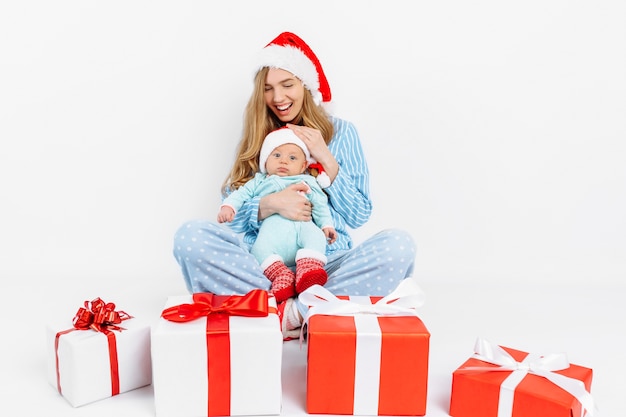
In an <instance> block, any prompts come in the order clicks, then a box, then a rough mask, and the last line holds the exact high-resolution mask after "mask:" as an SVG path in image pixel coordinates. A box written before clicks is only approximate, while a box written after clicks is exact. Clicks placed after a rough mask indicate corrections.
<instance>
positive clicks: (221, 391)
mask: <svg viewBox="0 0 626 417" xmlns="http://www.w3.org/2000/svg"><path fill="white" fill-rule="evenodd" d="M264 293H265V292H264ZM265 294H267V293H265ZM234 297H238V296H234ZM266 303H267V304H268V308H269V313H268V314H267V315H266V316H265V317H245V316H236V315H228V314H217V313H215V314H208V315H206V316H202V317H199V318H197V319H194V320H190V321H186V322H172V321H168V320H166V319H164V318H161V319H159V321H158V323H157V324H156V326H155V327H154V328H153V331H152V364H153V386H154V396H155V408H156V415H157V416H158V417H169V416H172V417H188V416H193V417H198V416H212V415H225V416H227V415H230V416H240V415H276V414H280V411H281V405H282V386H281V363H282V362H281V361H282V343H283V339H282V333H281V331H280V324H279V319H278V316H277V314H276V302H275V300H274V298H273V297H270V298H269V300H268V301H266ZM182 304H193V300H192V296H173V297H169V298H168V299H167V302H166V310H167V308H171V307H173V306H177V305H182ZM212 320H214V321H216V323H217V324H210V322H211V321H212Z"/></svg>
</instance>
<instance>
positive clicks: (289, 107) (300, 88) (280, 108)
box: [265, 68, 305, 123]
mask: <svg viewBox="0 0 626 417" xmlns="http://www.w3.org/2000/svg"><path fill="white" fill-rule="evenodd" d="M304 93H305V92H304V84H302V82H301V81H300V80H299V79H298V78H296V76H295V75H293V74H292V73H290V72H289V71H285V70H282V69H278V68H270V70H269V71H268V73H267V77H266V79H265V104H266V105H267V107H269V108H270V110H272V112H273V113H274V114H275V115H276V117H278V119H279V120H280V121H281V122H283V123H288V122H291V121H292V120H294V119H295V118H296V116H297V115H298V114H299V113H300V110H302V103H303V102H304Z"/></svg>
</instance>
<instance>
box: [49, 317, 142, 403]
mask: <svg viewBox="0 0 626 417" xmlns="http://www.w3.org/2000/svg"><path fill="white" fill-rule="evenodd" d="M106 327H107V326H103V328H102V331H98V330H96V329H95V326H94V328H93V329H92V328H87V329H83V330H81V329H77V328H74V327H72V322H71V321H69V320H68V321H63V322H61V321H59V322H58V323H56V324H55V323H49V324H47V325H46V353H47V361H46V362H47V366H46V368H47V372H46V373H47V380H48V382H49V383H50V385H52V386H53V387H54V388H55V389H57V391H58V392H59V393H60V394H61V395H62V396H63V397H64V398H65V399H66V400H67V401H68V402H69V403H70V404H71V405H72V406H73V407H80V406H82V405H85V404H88V403H92V402H94V401H98V400H102V399H105V398H109V397H112V396H115V395H118V394H121V393H124V392H127V391H131V390H133V389H136V388H140V387H144V386H146V385H150V383H151V382H152V368H151V363H150V326H149V325H148V324H147V323H145V322H142V321H141V320H139V319H137V318H130V317H128V319H127V320H124V321H123V322H122V323H120V324H119V325H118V326H112V327H111V328H110V329H106ZM113 327H118V329H113Z"/></svg>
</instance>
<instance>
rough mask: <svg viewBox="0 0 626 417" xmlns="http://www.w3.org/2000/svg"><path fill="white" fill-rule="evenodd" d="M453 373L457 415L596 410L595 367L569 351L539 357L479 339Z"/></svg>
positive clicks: (562, 416) (564, 416) (503, 416)
mask: <svg viewBox="0 0 626 417" xmlns="http://www.w3.org/2000/svg"><path fill="white" fill-rule="evenodd" d="M475 351H476V353H475V354H474V355H473V356H472V357H471V358H469V359H468V360H467V361H465V362H464V363H463V364H462V365H461V366H460V367H459V368H457V369H456V370H455V371H454V372H453V374H452V393H451V399H450V415H451V416H453V417H476V416H480V417H529V416H532V417H582V416H584V415H585V411H587V413H588V414H589V415H590V414H592V413H593V411H594V408H595V407H594V405H593V399H592V398H591V395H590V394H589V392H590V390H591V379H592V374H593V371H592V369H590V368H586V367H583V366H579V365H574V364H570V363H569V362H568V361H567V358H566V357H565V355H564V354H551V355H544V356H540V355H534V354H529V353H526V352H523V351H520V350H515V349H511V348H507V347H502V346H498V345H493V344H491V343H489V342H487V341H485V340H483V339H478V340H477V342H476V349H475Z"/></svg>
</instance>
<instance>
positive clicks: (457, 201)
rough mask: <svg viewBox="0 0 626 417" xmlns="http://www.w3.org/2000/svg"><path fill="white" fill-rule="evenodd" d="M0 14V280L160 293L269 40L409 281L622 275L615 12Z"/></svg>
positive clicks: (446, 7) (339, 5)
mask: <svg viewBox="0 0 626 417" xmlns="http://www.w3.org/2000/svg"><path fill="white" fill-rule="evenodd" d="M303 4H304V5H300V3H298V2H279V1H270V0H266V1H228V2H226V1H225V2H210V1H171V2H165V1H107V2H95V1H83V0H81V1H54V2H49V1H36V2H33V1H20V2H3V3H2V5H0V138H1V145H0V147H1V148H0V191H1V193H0V207H1V210H2V211H1V213H2V214H1V216H0V278H2V280H3V281H4V282H11V281H12V280H20V281H22V282H23V281H24V280H30V281H32V283H33V285H34V286H36V285H37V284H38V283H41V282H46V283H48V284H50V283H52V282H55V281H59V282H60V281H61V280H62V279H65V278H69V279H73V278H76V279H80V280H133V282H135V283H136V284H137V285H140V286H150V285H153V284H154V283H157V282H164V283H165V282H167V283H175V284H174V285H178V286H179V289H182V288H183V283H182V278H181V275H180V272H179V269H178V265H177V264H176V262H175V261H174V258H173V256H172V255H171V247H172V236H173V234H174V232H175V230H176V228H177V227H178V226H179V225H180V224H182V222H184V221H185V220H188V219H192V218H198V217H209V218H215V214H216V210H217V206H218V204H219V186H220V184H221V181H222V180H223V178H224V176H225V175H226V173H227V170H228V168H229V165H230V162H231V161H232V158H233V156H234V148H235V145H236V142H237V140H238V137H239V134H240V130H241V120H242V113H243V108H244V106H245V104H246V101H247V99H248V95H249V93H250V91H251V87H252V81H251V79H252V74H253V67H252V66H251V60H252V57H253V55H254V54H255V53H256V52H257V51H258V50H259V49H260V48H262V47H263V46H264V45H265V44H266V43H268V42H269V41H270V40H272V39H273V38H274V37H275V36H276V35H277V34H278V33H280V32H281V31H283V30H290V31H294V32H296V33H297V34H299V35H300V36H301V37H302V38H303V39H305V41H307V42H308V43H309V44H310V45H311V46H312V48H313V49H314V50H315V51H316V52H317V54H318V56H319V58H320V60H321V61H322V64H323V65H324V67H325V70H326V72H327V76H328V78H329V80H330V83H331V88H332V91H333V101H334V105H333V109H334V113H335V114H336V115H338V116H340V117H344V118H347V119H349V120H351V121H353V122H354V123H355V124H356V126H357V128H358V130H359V133H360V134H361V137H362V140H363V143H364V147H365V150H366V154H367V156H368V160H369V164H370V169H371V176H372V192H373V198H374V204H375V206H374V214H373V217H372V220H371V221H370V223H369V224H368V225H367V226H366V227H364V228H362V229H359V230H357V231H355V234H354V236H355V238H356V239H357V241H360V240H361V239H362V238H363V237H365V236H368V235H370V234H372V233H374V232H376V231H378V230H380V229H383V228H387V227H402V228H406V229H408V230H409V231H410V232H411V233H412V234H413V235H414V237H415V239H416V241H417V243H418V246H419V254H418V262H417V270H416V276H417V277H418V279H419V280H423V281H428V280H443V279H445V280H450V281H451V282H460V281H477V280H478V281H484V282H488V281H489V280H499V281H505V282H511V283H514V282H518V281H553V282H557V283H558V282H569V281H579V282H588V281H590V280H594V281H607V282H617V281H618V280H620V279H621V278H624V277H626V217H625V215H624V213H626V192H625V191H626V164H624V161H625V160H626V141H625V139H626V117H625V116H626V25H624V16H626V3H624V2H622V1H618V0H615V1H594V2H588V1H569V0H567V1H566V0H563V1H546V0H541V1H525V2H501V1H495V0H494V1H479V2H466V1H460V0H456V1H437V2H435V1H431V2H406V1H404V0H393V1H385V2H373V1H357V0H350V1H335V0H330V1H328V0H324V1H316V2H314V3H312V2H303Z"/></svg>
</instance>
